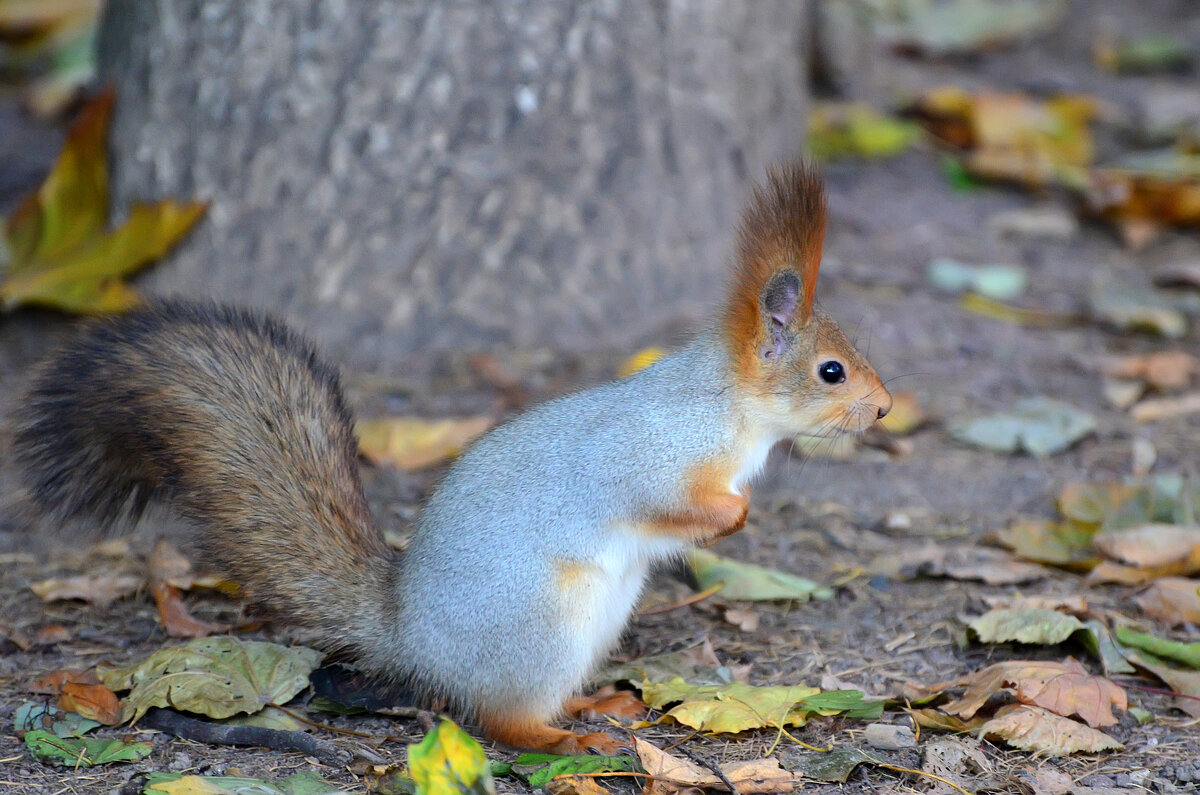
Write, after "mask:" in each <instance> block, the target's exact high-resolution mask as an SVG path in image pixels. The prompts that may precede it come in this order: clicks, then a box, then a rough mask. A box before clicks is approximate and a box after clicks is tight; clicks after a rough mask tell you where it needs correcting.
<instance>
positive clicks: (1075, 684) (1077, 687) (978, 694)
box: [942, 660, 1127, 726]
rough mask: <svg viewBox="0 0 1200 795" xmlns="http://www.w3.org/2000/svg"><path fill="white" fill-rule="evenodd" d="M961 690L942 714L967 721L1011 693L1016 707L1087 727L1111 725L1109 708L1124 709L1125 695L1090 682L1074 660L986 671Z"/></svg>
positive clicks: (1017, 663)
mask: <svg viewBox="0 0 1200 795" xmlns="http://www.w3.org/2000/svg"><path fill="white" fill-rule="evenodd" d="M958 684H965V685H967V689H966V692H964V693H963V695H962V697H961V698H959V699H957V700H955V701H951V702H949V703H947V704H944V705H943V706H942V709H943V710H944V711H945V712H948V713H951V714H954V715H958V716H959V717H961V718H970V717H972V716H973V715H975V713H976V712H978V711H979V710H980V708H982V707H983V705H984V704H986V703H987V701H988V700H989V699H990V698H991V697H992V696H994V695H995V694H996V693H998V692H1000V691H1002V690H1003V689H1005V688H1006V687H1012V688H1014V690H1013V694H1014V695H1015V697H1016V698H1017V700H1018V701H1020V702H1022V703H1025V704H1032V705H1035V706H1038V707H1041V708H1043V709H1048V710H1051V711H1053V712H1056V713H1058V714H1060V715H1063V716H1070V715H1079V716H1080V717H1081V718H1083V719H1084V720H1085V721H1087V722H1088V723H1089V724H1090V725H1092V726H1112V725H1114V724H1115V723H1116V722H1117V719H1116V717H1115V716H1114V715H1113V712H1112V710H1113V708H1114V707H1115V708H1117V709H1120V710H1124V709H1125V708H1126V706H1127V701H1126V697H1125V691H1124V690H1122V689H1121V688H1120V687H1118V686H1117V685H1116V684H1115V683H1113V682H1112V681H1111V680H1108V679H1105V678H1103V677H1099V676H1092V675H1091V674H1089V673H1088V672H1087V671H1086V670H1085V669H1084V668H1083V666H1081V665H1080V664H1079V663H1077V662H1075V661H1074V660H1068V661H1067V662H1065V663H1056V662H1050V661H1044V662H1043V661H1022V660H1010V661H1008V662H1002V663H996V664H995V665H989V666H988V667H987V668H984V669H982V670H980V671H976V672H975V673H973V674H970V675H968V676H966V677H963V678H962V679H960V680H958Z"/></svg>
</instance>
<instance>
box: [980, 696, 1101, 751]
mask: <svg viewBox="0 0 1200 795" xmlns="http://www.w3.org/2000/svg"><path fill="white" fill-rule="evenodd" d="M980 732H981V733H983V734H987V735H990V736H994V737H999V738H1001V739H1002V740H1004V741H1005V742H1006V743H1008V744H1009V745H1011V746H1013V747H1014V748H1020V749H1021V750H1022V751H1032V752H1033V753H1036V754H1042V755H1045V756H1066V755H1067V754H1073V753H1077V752H1079V751H1085V752H1087V753H1093V754H1094V753H1098V752H1100V751H1109V750H1116V749H1120V748H1123V747H1124V746H1122V745H1121V744H1120V743H1119V742H1117V741H1116V740H1114V739H1113V738H1112V737H1109V736H1108V735H1107V734H1105V733H1104V732H1101V731H1097V730H1096V729H1093V728H1091V727H1090V726H1084V725H1083V724H1082V723H1078V722H1077V721H1073V720H1071V719H1070V718H1064V717H1063V716H1061V715H1055V714H1054V713H1053V712H1050V711H1049V710H1045V709H1042V708H1041V707H1031V706H1026V705H1024V704H1012V705H1009V706H1007V707H1005V708H1003V709H1001V710H1000V711H999V712H997V713H996V717H994V718H992V719H991V720H989V721H988V722H987V723H985V724H983V726H982V727H981V728H980Z"/></svg>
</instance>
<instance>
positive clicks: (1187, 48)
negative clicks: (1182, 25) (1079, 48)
mask: <svg viewBox="0 0 1200 795" xmlns="http://www.w3.org/2000/svg"><path fill="white" fill-rule="evenodd" d="M1092 57H1093V59H1094V60H1095V62H1096V65H1097V66H1099V67H1101V68H1103V69H1107V70H1108V71H1110V72H1116V73H1119V74H1144V73H1146V72H1169V71H1175V70H1179V69H1185V68H1187V67H1188V66H1189V65H1190V64H1191V63H1192V61H1193V59H1194V58H1195V54H1194V53H1193V52H1192V47H1191V45H1190V44H1189V43H1188V42H1187V41H1185V40H1183V39H1181V38H1178V37H1176V36H1172V35H1170V34H1166V33H1152V34H1149V35H1143V36H1137V37H1133V38H1130V37H1124V36H1122V37H1116V36H1111V35H1104V36H1101V37H1100V38H1098V39H1097V40H1096V41H1095V42H1094V43H1093V45H1092Z"/></svg>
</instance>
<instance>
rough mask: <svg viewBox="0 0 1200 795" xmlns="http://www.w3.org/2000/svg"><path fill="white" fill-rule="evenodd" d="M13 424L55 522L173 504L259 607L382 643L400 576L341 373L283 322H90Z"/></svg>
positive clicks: (229, 316)
mask: <svg viewBox="0 0 1200 795" xmlns="http://www.w3.org/2000/svg"><path fill="white" fill-rule="evenodd" d="M16 427H17V430H16V436H15V452H16V459H17V462H18V464H19V466H20V467H21V468H22V471H23V473H24V475H25V478H26V482H27V484H28V486H29V489H30V492H31V494H32V496H33V498H34V500H35V501H36V502H37V503H38V505H39V506H40V507H41V508H42V509H43V511H45V512H46V513H47V514H49V515H50V516H56V517H59V518H67V517H70V516H74V515H80V514H88V515H92V516H95V517H97V518H98V519H99V521H100V522H101V523H102V524H112V523H113V522H115V521H117V520H119V519H120V518H122V517H123V516H125V515H129V514H132V515H133V516H134V517H136V516H137V515H138V514H140V513H141V512H142V510H143V509H144V508H145V507H146V505H147V503H148V502H150V501H151V500H152V499H154V498H156V497H164V498H167V499H169V500H170V501H171V503H172V505H173V506H174V507H175V508H176V509H177V510H178V511H179V512H180V513H181V514H182V515H183V516H184V517H185V518H187V519H189V520H191V521H193V522H195V523H196V524H199V525H202V526H203V527H204V530H205V532H204V533H201V534H199V539H198V540H199V541H200V543H201V544H202V545H203V546H204V547H205V548H206V551H207V552H208V553H209V554H211V556H212V557H213V558H215V559H216V560H217V561H218V562H220V563H221V564H222V565H223V566H224V567H225V568H226V569H227V570H228V571H229V572H230V574H232V575H233V576H234V577H235V578H236V579H237V581H238V582H239V583H241V584H242V585H243V586H244V587H245V588H246V590H247V591H248V592H249V594H250V595H251V597H253V598H256V599H257V600H259V601H261V602H263V603H265V604H269V605H271V606H272V607H274V608H275V609H278V610H281V611H282V612H285V613H287V614H289V615H290V616H291V617H292V618H294V619H297V620H299V621H300V622H302V623H304V624H305V625H306V626H309V627H312V628H314V629H317V630H318V632H320V633H322V634H323V635H325V636H327V637H328V639H329V641H330V642H329V645H332V646H348V647H352V648H353V647H358V648H361V647H363V646H370V645H371V644H372V643H373V642H374V641H373V637H372V636H373V634H374V633H378V631H379V627H380V620H381V619H382V618H383V617H382V616H379V615H369V616H368V615H364V613H373V612H375V611H374V609H373V608H374V606H376V605H379V604H380V602H381V600H380V599H379V594H380V593H381V592H386V590H387V589H388V588H389V586H390V583H389V582H388V581H389V579H390V578H391V577H392V576H393V575H392V574H391V572H392V571H393V570H394V566H392V565H390V564H389V558H390V555H389V551H388V548H387V547H386V545H385V544H384V542H383V539H382V537H381V535H380V533H379V532H378V530H377V529H376V527H375V526H374V524H373V522H372V520H371V518H370V515H369V513H368V510H367V505H366V501H365V499H364V497H363V494H362V487H361V484H360V481H359V477H358V471H357V468H356V462H355V456H356V447H355V440H354V434H353V426H352V423H351V420H350V414H349V412H348V410H347V409H346V406H345V403H344V400H343V397H342V394H341V389H340V386H339V383H338V377H337V373H336V371H335V370H333V369H332V368H331V367H329V366H328V365H326V364H325V363H324V362H322V361H321V360H320V358H318V357H317V355H316V353H315V351H314V349H313V347H312V345H310V344H309V343H308V342H307V341H306V340H304V339H303V338H302V337H300V336H298V335H296V334H295V333H293V332H291V331H290V330H288V329H287V328H286V327H285V326H283V325H282V324H280V323H278V322H275V321H273V320H270V319H266V318H263V317H260V316H258V315H255V314H252V313H249V312H244V311H240V310H236V309H231V308H227V307H218V306H215V305H196V304H186V303H178V302H166V303H159V304H155V305H152V306H150V307H147V308H144V309H138V310H134V311H133V312H130V313H128V314H126V315H123V316H120V317H117V318H113V319H108V320H101V321H96V322H93V323H91V324H90V325H88V326H87V327H86V328H85V329H84V331H83V332H82V333H81V334H79V335H78V336H76V337H74V338H73V339H72V340H71V341H69V342H68V343H66V345H65V346H64V347H63V348H62V349H60V350H59V351H58V353H57V354H56V355H54V356H51V357H50V358H49V359H48V361H47V362H46V364H45V365H43V367H42V369H41V370H40V371H39V372H38V373H37V375H36V376H35V380H34V384H33V387H32V389H31V390H30V392H29V395H28V397H27V400H26V402H25V404H24V405H23V406H21V407H20V408H19V409H18V412H17V417H16ZM355 625H361V627H362V631H361V632H357V631H355ZM363 633H366V634H365V635H364V634H363Z"/></svg>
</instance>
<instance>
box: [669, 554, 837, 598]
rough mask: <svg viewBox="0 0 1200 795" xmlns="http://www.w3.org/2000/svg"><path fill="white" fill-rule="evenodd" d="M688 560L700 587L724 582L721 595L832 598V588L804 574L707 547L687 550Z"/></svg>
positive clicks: (737, 596)
mask: <svg viewBox="0 0 1200 795" xmlns="http://www.w3.org/2000/svg"><path fill="white" fill-rule="evenodd" d="M688 563H689V564H690V565H691V568H692V573H693V575H694V576H695V578H696V583H697V585H698V586H699V588H700V590H707V589H708V588H712V587H715V586H717V585H721V586H722V587H721V590H720V591H719V594H720V597H721V598H722V599H730V600H745V601H773V600H777V599H793V600H796V601H799V602H807V601H808V600H809V599H830V598H832V597H833V590H832V589H830V588H828V587H826V586H823V585H820V584H818V583H815V582H813V581H812V580H806V579H804V578H803V577H797V576H795V575H793V574H787V573H785V572H782V571H777V570H775V569H768V568H765V567H763V566H755V565H754V564H752V563H742V562H739V561H736V560H730V559H729V558H723V557H721V556H720V555H716V554H713V553H712V552H709V551H708V550H704V549H693V550H691V551H690V552H689V553H688Z"/></svg>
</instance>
